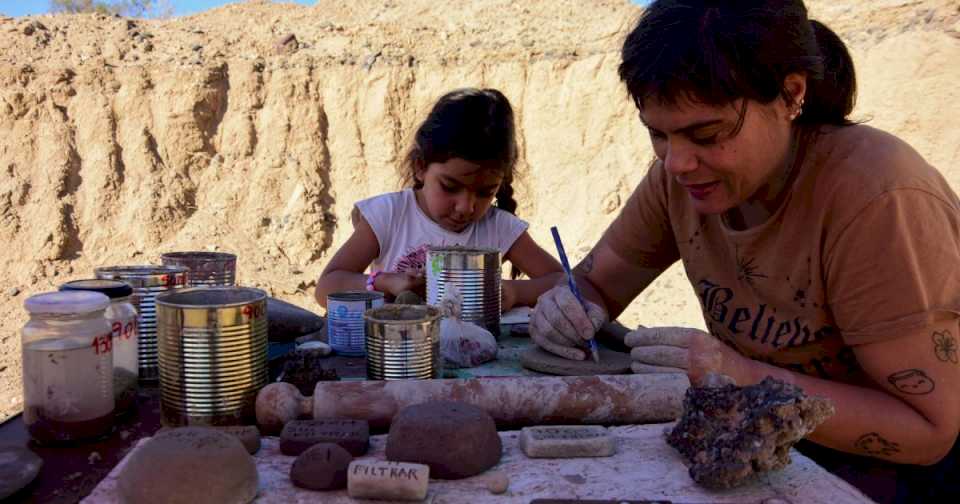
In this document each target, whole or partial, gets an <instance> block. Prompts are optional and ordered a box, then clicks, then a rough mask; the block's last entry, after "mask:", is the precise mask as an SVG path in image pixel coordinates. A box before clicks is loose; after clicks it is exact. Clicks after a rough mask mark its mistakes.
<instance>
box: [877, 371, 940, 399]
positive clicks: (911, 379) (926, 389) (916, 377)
mask: <svg viewBox="0 0 960 504" xmlns="http://www.w3.org/2000/svg"><path fill="white" fill-rule="evenodd" d="M887 381H888V382H890V385H893V386H894V387H895V388H896V389H897V390H899V391H900V392H902V393H904V394H910V395H925V394H929V393H930V392H933V389H935V388H937V385H936V384H935V383H934V382H933V378H930V377H929V376H927V373H924V372H923V371H921V370H919V369H904V370H903V371H898V372H896V373H893V374H892V375H890V376H888V377H887Z"/></svg>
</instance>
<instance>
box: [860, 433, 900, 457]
mask: <svg viewBox="0 0 960 504" xmlns="http://www.w3.org/2000/svg"><path fill="white" fill-rule="evenodd" d="M853 446H854V447H856V448H857V449H858V450H860V451H862V452H864V453H866V454H867V455H874V456H876V455H882V456H884V457H889V456H891V455H893V454H895V453H900V444H898V443H894V442H893V441H887V440H886V439H883V438H882V437H880V434H877V433H876V432H869V433H867V434H864V435H862V436H860V437H859V438H857V441H856V442H855V443H853Z"/></svg>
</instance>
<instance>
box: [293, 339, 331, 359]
mask: <svg viewBox="0 0 960 504" xmlns="http://www.w3.org/2000/svg"><path fill="white" fill-rule="evenodd" d="M297 350H301V351H310V352H315V353H316V355H319V356H320V357H326V356H328V355H330V354H331V353H333V348H331V347H330V345H328V344H326V343H324V342H322V341H307V342H304V343H301V344H299V345H297Z"/></svg>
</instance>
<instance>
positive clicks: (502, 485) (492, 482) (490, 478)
mask: <svg viewBox="0 0 960 504" xmlns="http://www.w3.org/2000/svg"><path fill="white" fill-rule="evenodd" d="M486 484H487V490H488V491H489V492H490V493H492V494H497V495H499V494H502V493H504V492H506V491H507V489H508V488H510V478H509V477H508V476H507V473H505V472H503V471H491V472H490V474H487V475H486Z"/></svg>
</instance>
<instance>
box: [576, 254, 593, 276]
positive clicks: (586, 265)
mask: <svg viewBox="0 0 960 504" xmlns="http://www.w3.org/2000/svg"><path fill="white" fill-rule="evenodd" d="M591 271H593V252H590V253H589V254H587V257H585V258H584V259H583V260H582V261H580V264H578V265H577V267H576V268H573V272H574V273H575V274H578V275H589V274H590V272H591Z"/></svg>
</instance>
